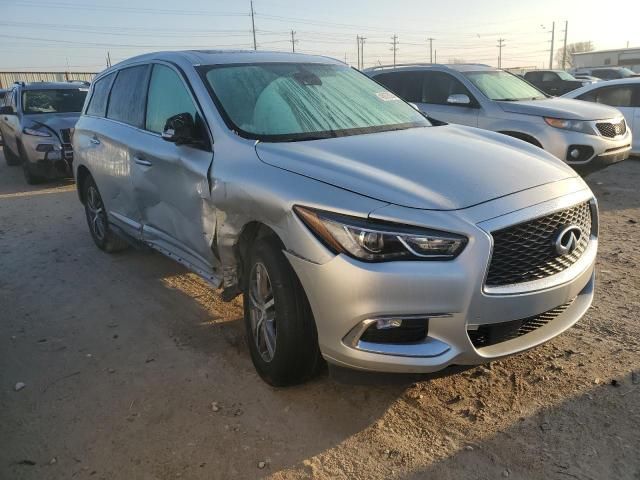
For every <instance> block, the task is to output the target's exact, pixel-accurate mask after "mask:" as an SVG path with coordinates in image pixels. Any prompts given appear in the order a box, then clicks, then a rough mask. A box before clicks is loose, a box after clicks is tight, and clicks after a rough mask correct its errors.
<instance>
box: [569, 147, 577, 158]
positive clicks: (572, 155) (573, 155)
mask: <svg viewBox="0 0 640 480" xmlns="http://www.w3.org/2000/svg"><path fill="white" fill-rule="evenodd" d="M569 155H571V158H575V159H576V160H577V159H578V158H580V150H578V149H577V148H574V149H573V150H571V152H569Z"/></svg>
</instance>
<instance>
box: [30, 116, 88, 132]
mask: <svg viewBox="0 0 640 480" xmlns="http://www.w3.org/2000/svg"><path fill="white" fill-rule="evenodd" d="M27 118H28V119H29V121H30V122H31V123H32V124H35V125H44V126H45V127H48V128H49V129H50V130H53V131H54V132H55V134H56V135H58V136H59V135H60V130H62V129H65V128H73V127H75V126H76V123H77V121H78V119H79V118H80V113H39V114H37V115H29V116H28V117H27Z"/></svg>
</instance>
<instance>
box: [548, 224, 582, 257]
mask: <svg viewBox="0 0 640 480" xmlns="http://www.w3.org/2000/svg"><path fill="white" fill-rule="evenodd" d="M581 235H582V230H580V227H576V226H575V225H569V226H568V227H564V228H563V229H562V230H560V233H558V235H557V236H556V239H555V241H554V242H553V245H554V247H555V249H556V252H557V253H558V255H568V254H570V253H571V252H573V251H574V250H575V249H576V248H577V247H578V240H580V236H581Z"/></svg>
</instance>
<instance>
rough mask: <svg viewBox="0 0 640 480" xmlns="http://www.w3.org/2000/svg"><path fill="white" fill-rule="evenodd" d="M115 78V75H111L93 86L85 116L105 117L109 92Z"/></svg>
mask: <svg viewBox="0 0 640 480" xmlns="http://www.w3.org/2000/svg"><path fill="white" fill-rule="evenodd" d="M115 76H116V75H115V73H111V74H109V75H107V76H106V77H102V78H101V79H100V80H98V81H97V82H95V83H94V84H93V93H92V94H91V100H89V106H88V107H87V115H95V116H96V117H104V116H105V115H106V113H107V101H108V100H109V90H110V89H111V84H112V83H113V79H114V78H115Z"/></svg>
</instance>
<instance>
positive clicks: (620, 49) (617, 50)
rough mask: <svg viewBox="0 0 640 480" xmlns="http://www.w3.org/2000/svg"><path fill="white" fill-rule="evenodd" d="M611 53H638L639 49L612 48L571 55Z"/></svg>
mask: <svg viewBox="0 0 640 480" xmlns="http://www.w3.org/2000/svg"><path fill="white" fill-rule="evenodd" d="M612 52H620V53H624V52H640V47H631V48H612V49H610V50H592V51H590V52H576V53H572V55H590V54H592V53H612Z"/></svg>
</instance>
